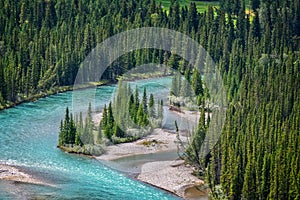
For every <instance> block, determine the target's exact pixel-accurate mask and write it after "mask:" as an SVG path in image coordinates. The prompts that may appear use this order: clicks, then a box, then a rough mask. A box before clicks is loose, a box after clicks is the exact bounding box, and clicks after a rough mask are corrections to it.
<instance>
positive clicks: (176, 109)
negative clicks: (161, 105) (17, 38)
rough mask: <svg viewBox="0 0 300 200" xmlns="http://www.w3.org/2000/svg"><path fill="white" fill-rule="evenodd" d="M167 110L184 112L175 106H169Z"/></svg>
mask: <svg viewBox="0 0 300 200" xmlns="http://www.w3.org/2000/svg"><path fill="white" fill-rule="evenodd" d="M169 110H171V111H175V112H180V113H184V112H183V111H182V110H181V109H180V108H179V107H177V106H170V107H169Z"/></svg>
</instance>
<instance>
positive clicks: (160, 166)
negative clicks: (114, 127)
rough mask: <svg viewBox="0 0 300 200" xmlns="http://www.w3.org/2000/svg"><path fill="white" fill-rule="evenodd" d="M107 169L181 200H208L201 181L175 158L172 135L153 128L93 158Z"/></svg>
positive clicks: (109, 147)
mask: <svg viewBox="0 0 300 200" xmlns="http://www.w3.org/2000/svg"><path fill="white" fill-rule="evenodd" d="M184 135H185V133H183V132H182V133H181V135H180V137H181V139H182V140H186V137H185V136H184ZM97 159H99V160H101V161H102V162H104V164H107V165H108V166H110V167H112V168H115V169H117V170H119V171H121V172H125V173H126V174H128V175H131V176H132V175H133V176H134V177H135V178H136V179H138V180H140V181H142V182H145V183H148V184H150V185H153V186H155V187H158V188H161V189H163V190H166V191H168V192H171V193H173V194H176V195H177V196H179V197H182V198H184V199H208V198H207V193H206V191H203V190H202V189H198V188H201V187H203V185H204V181H203V180H200V179H199V178H197V177H196V176H194V175H193V171H194V169H193V167H192V166H190V165H189V164H186V163H185V162H184V161H183V160H181V159H180V158H179V156H178V155H177V138H176V134H175V133H174V132H170V131H168V130H165V129H160V128H157V129H155V130H154V131H153V133H152V134H150V135H148V136H146V137H145V138H142V139H140V140H137V141H135V142H131V143H123V144H118V145H111V146H108V147H107V149H106V153H105V154H103V155H101V156H99V157H97Z"/></svg>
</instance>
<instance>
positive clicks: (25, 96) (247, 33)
mask: <svg viewBox="0 0 300 200" xmlns="http://www.w3.org/2000/svg"><path fill="white" fill-rule="evenodd" d="M164 2H165V1H164ZM168 5H169V7H162V3H160V2H158V1H155V0H110V1H107V0H101V1H84V0H68V1H67V0H39V1H29V0H0V108H1V109H3V108H7V107H10V106H12V105H15V104H17V103H20V102H23V101H27V100H34V99H36V98H38V97H41V96H44V95H47V94H52V93H56V92H59V91H64V90H66V88H68V86H71V85H72V84H73V83H74V81H75V77H76V74H77V71H78V69H79V66H80V63H81V62H82V61H83V60H84V59H85V57H86V56H87V55H88V54H89V53H90V52H91V50H92V49H93V48H94V47H95V46H96V45H97V44H98V43H100V42H102V41H104V40H105V39H107V38H109V37H110V36H113V35H115V34H117V33H120V32H123V31H126V30H131V29H134V28H140V27H163V28H169V29H172V30H176V31H179V32H181V33H184V34H186V35H188V36H190V37H191V38H193V39H194V40H195V41H197V42H199V43H200V44H201V45H202V47H203V48H204V49H205V50H207V51H208V52H209V54H210V56H211V57H212V58H213V59H214V61H215V63H216V64H217V67H218V70H219V71H220V72H221V75H222V79H223V81H224V83H223V84H224V85H225V89H226V98H227V102H228V105H227V113H226V120H225V125H224V127H223V129H222V133H221V137H220V139H219V141H218V143H217V145H216V146H215V147H214V149H213V150H212V151H211V152H210V153H209V155H208V156H206V157H205V158H199V157H197V156H194V155H197V151H198V150H199V146H201V145H203V144H202V143H201V141H202V139H201V138H202V135H205V131H206V129H207V126H208V124H207V123H205V122H203V121H202V122H199V127H198V130H197V131H196V136H197V135H198V136H201V137H194V138H195V140H194V142H193V143H192V145H193V146H192V147H190V148H188V149H187V153H188V154H189V155H190V157H189V158H190V159H188V160H189V161H190V162H191V164H195V166H197V167H198V168H199V169H201V170H203V172H204V174H205V178H206V183H207V184H208V186H209V188H210V189H211V198H213V199H232V200H235V199H282V200H286V199H288V200H297V199H300V187H299V186H300V149H299V145H300V114H299V113H300V87H299V86H300V49H299V47H300V2H299V0H250V1H247V4H246V2H245V1H244V0H220V1H219V7H212V6H209V7H208V8H207V10H204V11H203V12H201V13H200V12H199V11H198V10H197V6H196V3H194V2H191V3H190V4H189V5H188V6H186V5H182V4H180V3H179V2H178V1H176V0H170V2H169V4H168ZM246 7H247V8H246ZM187 48H188V47H183V49H187ZM144 63H158V64H164V65H167V66H170V68H173V69H175V70H177V71H179V72H180V73H181V75H183V76H185V77H186V79H188V80H190V81H191V86H192V87H194V90H195V92H196V91H197V92H199V93H197V94H198V96H199V98H198V104H199V105H201V104H203V102H204V101H203V98H204V97H203V95H204V96H205V94H206V92H205V91H203V88H202V87H201V85H202V84H201V80H200V79H201V78H197V77H200V76H199V75H198V74H196V72H194V71H193V70H192V69H191V66H189V65H188V63H187V62H186V61H185V60H183V59H182V58H180V57H179V56H178V55H174V54H172V53H171V52H168V51H163V50H160V49H140V50H135V51H131V52H128V53H127V54H125V55H123V56H121V57H120V58H119V59H118V60H116V61H114V62H113V63H112V64H111V66H109V68H108V69H107V70H106V71H105V72H104V74H103V76H102V81H103V80H105V81H109V82H116V81H117V80H118V77H119V76H120V75H122V74H124V73H125V72H127V71H128V70H130V69H132V68H133V67H135V66H140V65H141V64H144ZM197 79H198V81H195V80H197ZM99 81H101V80H99ZM127 88H128V86H127ZM130 90H132V89H130ZM123 91H124V90H123ZM136 91H137V90H136ZM125 92H129V90H128V89H127V91H126V90H125ZM173 92H174V94H175V96H176V92H178V90H177V91H176V88H175V89H174V91H173ZM179 92H180V91H179ZM184 92H185V90H182V95H186V94H184ZM137 93H138V91H137ZM145 93H146V91H145ZM138 96H139V95H134V94H133V95H132V96H129V97H130V99H129V100H130V101H129V102H131V103H130V104H128V105H130V106H129V107H130V108H133V109H129V112H123V114H126V113H127V114H129V115H128V116H127V118H126V119H128V122H126V123H128V124H124V125H126V126H127V125H129V126H128V127H130V124H129V123H130V120H129V119H131V120H133V121H134V120H135V122H136V123H137V124H139V125H140V126H145V127H147V125H149V124H150V123H154V122H151V112H152V111H151V103H150V99H151V98H150V97H148V95H146V98H145V99H146V101H147V103H146V104H145V103H144V102H143V99H144V98H143V99H142V101H140V100H136V99H135V98H137V97H138ZM131 98H133V100H132V99H131ZM148 99H149V102H148ZM117 101H118V99H116V100H115V102H117ZM137 105H138V106H137ZM123 108H124V110H125V108H126V106H124V107H123ZM105 109H106V111H104V113H105V114H104V115H107V117H106V119H107V120H105V121H106V123H105V122H103V124H101V125H100V128H99V130H95V127H94V126H93V123H92V120H91V116H89V115H88V116H87V117H86V120H85V121H86V122H84V123H83V119H82V116H79V117H76V116H75V118H74V116H72V115H71V114H70V113H69V111H68V109H67V110H66V117H65V120H64V121H62V123H61V131H60V132H61V137H60V141H59V144H67V143H68V144H76V145H79V146H80V145H81V142H83V141H81V140H79V137H78V136H79V135H78V133H80V134H81V133H85V134H86V135H87V137H83V138H85V139H86V140H87V141H85V143H86V144H89V143H91V144H92V143H95V144H96V143H98V141H97V140H99V139H102V138H103V136H105V137H107V138H108V140H111V141H112V142H114V141H115V142H118V141H119V140H122V139H120V138H126V137H127V136H126V135H124V134H125V133H124V132H122V130H124V129H123V128H122V127H118V126H115V123H114V120H119V119H111V118H110V112H111V111H112V112H113V110H114V102H111V103H110V104H109V105H108V106H106V108H105ZM110 110H111V111H110ZM203 112H204V111H203V107H202V113H203ZM88 113H89V112H88ZM146 113H147V114H146ZM121 114H122V112H121ZM156 115H158V113H157V112H156ZM76 118H79V119H76ZM201 119H203V117H202V118H201ZM76 123H78V124H79V125H76ZM155 123H156V122H155ZM157 123H159V122H157ZM118 124H119V123H118ZM78 127H79V129H82V130H80V131H79V132H78V131H76V130H77V129H76V128H78ZM107 127H109V128H107ZM119 128H120V130H119ZM133 128H134V127H133ZM93 131H96V132H97V131H98V133H99V134H98V135H97V134H96V136H95V134H94V137H92V136H91V135H90V133H91V132H93Z"/></svg>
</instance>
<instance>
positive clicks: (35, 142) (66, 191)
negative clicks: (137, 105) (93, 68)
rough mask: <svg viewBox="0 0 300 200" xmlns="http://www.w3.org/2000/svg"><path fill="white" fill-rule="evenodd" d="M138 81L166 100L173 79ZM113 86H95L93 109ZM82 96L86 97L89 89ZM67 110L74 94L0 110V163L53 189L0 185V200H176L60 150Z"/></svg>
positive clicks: (111, 90) (110, 94)
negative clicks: (60, 132)
mask: <svg viewBox="0 0 300 200" xmlns="http://www.w3.org/2000/svg"><path fill="white" fill-rule="evenodd" d="M137 83H138V85H139V87H140V88H143V87H147V91H148V92H149V93H150V92H153V93H154V94H156V93H155V92H157V91H160V94H159V95H161V96H164V97H166V96H168V95H167V94H166V93H167V92H168V88H167V87H166V86H167V85H170V84H171V79H170V78H161V79H157V80H156V79H150V80H147V81H145V80H141V81H138V82H137ZM115 87H116V86H115V85H110V86H101V87H98V88H97V92H96V104H95V107H96V109H98V110H99V109H101V108H102V107H103V105H104V103H107V102H108V101H109V100H110V99H111V96H112V93H113V92H114V90H115ZM80 92H82V95H85V94H86V93H88V92H89V89H86V90H82V91H80ZM141 92H142V90H141ZM67 106H68V107H69V108H71V106H72V92H65V93H61V94H56V95H52V96H49V97H46V98H42V99H39V100H38V101H36V102H30V103H23V104H21V105H18V106H17V107H15V108H10V109H7V110H3V111H0V152H1V153H0V163H7V164H12V165H16V166H18V167H20V168H22V169H23V170H25V171H27V172H29V173H30V174H34V176H36V177H38V178H39V179H41V180H45V181H46V182H48V183H51V184H52V185H54V187H52V186H39V185H33V184H25V183H14V182H9V181H0V199H177V197H175V196H173V195H171V194H169V193H167V192H164V191H162V190H159V189H156V188H154V187H152V186H149V185H146V184H144V183H141V182H139V181H136V180H134V179H131V178H129V177H128V176H126V175H125V174H122V173H120V172H118V171H115V170H113V169H111V168H109V167H107V166H106V165H104V164H102V163H101V162H99V161H97V160H95V159H91V158H88V157H85V156H80V155H70V154H66V153H64V152H62V151H61V150H59V149H58V148H57V147H56V145H57V141H58V131H59V124H60V120H61V119H62V118H63V117H64V112H65V108H66V107H67ZM82 106H83V107H84V108H87V105H82ZM172 123H173V122H172Z"/></svg>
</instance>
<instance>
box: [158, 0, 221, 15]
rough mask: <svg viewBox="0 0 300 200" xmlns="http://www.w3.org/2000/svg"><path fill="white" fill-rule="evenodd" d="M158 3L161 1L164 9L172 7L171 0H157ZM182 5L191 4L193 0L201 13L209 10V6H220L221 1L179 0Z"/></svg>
mask: <svg viewBox="0 0 300 200" xmlns="http://www.w3.org/2000/svg"><path fill="white" fill-rule="evenodd" d="M156 2H157V3H159V2H161V3H162V5H163V9H164V10H169V7H170V4H171V3H170V0H156ZM178 2H179V4H180V6H187V7H188V6H189V5H190V3H191V2H195V3H196V6H197V10H198V12H200V13H203V12H204V11H206V10H207V8H208V6H209V5H211V6H216V7H219V2H218V1H212V2H210V1H191V0H178Z"/></svg>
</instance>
